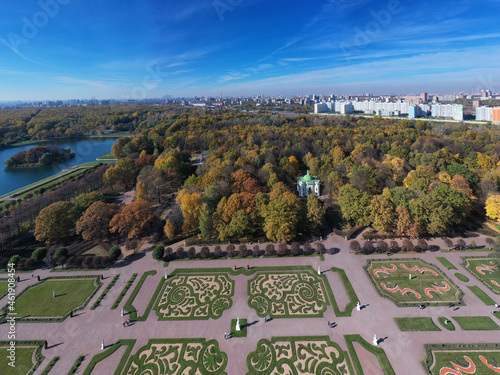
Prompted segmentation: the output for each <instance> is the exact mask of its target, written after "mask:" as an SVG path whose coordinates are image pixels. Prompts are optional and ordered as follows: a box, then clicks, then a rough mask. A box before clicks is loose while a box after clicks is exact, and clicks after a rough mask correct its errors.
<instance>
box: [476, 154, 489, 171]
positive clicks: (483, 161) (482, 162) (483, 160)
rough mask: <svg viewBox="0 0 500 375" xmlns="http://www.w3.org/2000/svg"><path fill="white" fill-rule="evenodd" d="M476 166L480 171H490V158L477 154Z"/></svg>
mask: <svg viewBox="0 0 500 375" xmlns="http://www.w3.org/2000/svg"><path fill="white" fill-rule="evenodd" d="M477 165H478V166H479V168H481V169H490V166H491V157H490V156H488V155H484V154H481V153H480V152H478V153H477Z"/></svg>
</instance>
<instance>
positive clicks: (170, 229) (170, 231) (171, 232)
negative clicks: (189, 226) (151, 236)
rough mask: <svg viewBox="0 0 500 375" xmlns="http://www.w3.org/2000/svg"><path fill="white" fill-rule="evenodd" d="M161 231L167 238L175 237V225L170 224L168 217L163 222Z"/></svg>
mask: <svg viewBox="0 0 500 375" xmlns="http://www.w3.org/2000/svg"><path fill="white" fill-rule="evenodd" d="M163 232H164V233H165V235H166V236H167V238H168V239H170V240H171V239H172V238H174V237H175V226H174V224H172V222H171V221H170V219H167V222H166V223H165V227H164V228H163Z"/></svg>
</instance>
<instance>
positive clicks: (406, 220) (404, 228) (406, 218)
mask: <svg viewBox="0 0 500 375" xmlns="http://www.w3.org/2000/svg"><path fill="white" fill-rule="evenodd" d="M396 217H397V218H398V221H397V224H396V234H397V235H398V236H408V235H409V234H408V233H409V231H410V227H411V224H412V222H411V217H410V213H409V212H408V209H407V208H406V207H404V206H398V207H396Z"/></svg>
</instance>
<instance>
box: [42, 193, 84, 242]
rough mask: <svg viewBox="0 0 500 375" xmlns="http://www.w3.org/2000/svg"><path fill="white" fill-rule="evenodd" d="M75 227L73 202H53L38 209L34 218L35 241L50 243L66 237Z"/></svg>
mask: <svg viewBox="0 0 500 375" xmlns="http://www.w3.org/2000/svg"><path fill="white" fill-rule="evenodd" d="M74 227H75V216H74V211H73V204H72V203H70V202H64V201H61V202H55V203H52V204H51V205H49V206H47V207H45V208H44V209H43V210H41V211H40V213H39V214H38V216H37V218H36V219H35V233H34V234H35V238H36V239H37V241H43V242H46V243H51V242H55V241H60V240H63V239H65V238H67V237H68V236H69V235H71V233H72V232H73V230H74Z"/></svg>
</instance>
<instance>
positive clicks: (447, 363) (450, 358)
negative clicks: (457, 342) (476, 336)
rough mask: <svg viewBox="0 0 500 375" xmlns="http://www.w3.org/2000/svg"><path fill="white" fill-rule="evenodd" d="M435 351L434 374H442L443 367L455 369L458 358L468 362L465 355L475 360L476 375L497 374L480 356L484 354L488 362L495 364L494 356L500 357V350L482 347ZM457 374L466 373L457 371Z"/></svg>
mask: <svg viewBox="0 0 500 375" xmlns="http://www.w3.org/2000/svg"><path fill="white" fill-rule="evenodd" d="M433 353H434V360H435V363H436V364H435V365H434V366H433V367H432V374H433V375H440V370H441V369H442V368H443V367H448V368H450V370H454V369H455V367H454V366H453V363H455V364H458V363H457V359H458V360H459V361H460V359H461V361H460V362H462V363H464V364H466V363H467V362H465V361H464V360H463V358H464V357H465V356H467V357H469V358H470V359H471V360H472V361H473V362H474V365H475V367H476V371H475V372H473V374H476V375H486V374H495V372H494V371H493V370H491V369H489V368H488V367H486V365H485V364H484V363H483V361H481V360H480V358H479V357H480V356H483V357H485V358H486V360H487V361H488V363H489V364H490V365H493V364H494V363H495V359H494V358H499V357H500V351H498V350H497V351H491V349H484V350H481V349H480V348H471V349H470V350H450V351H440V350H436V351H433ZM453 373H454V372H451V371H450V372H447V374H453ZM455 373H456V374H465V373H462V372H460V371H458V372H455Z"/></svg>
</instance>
